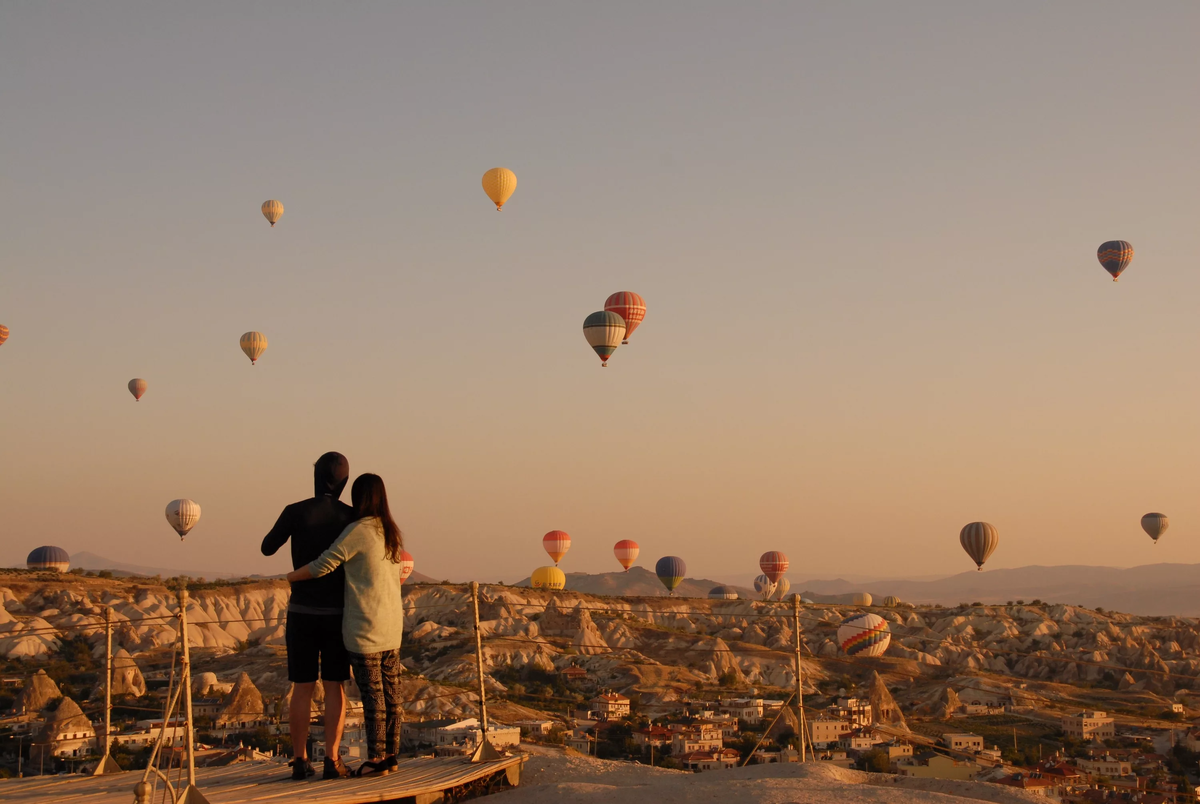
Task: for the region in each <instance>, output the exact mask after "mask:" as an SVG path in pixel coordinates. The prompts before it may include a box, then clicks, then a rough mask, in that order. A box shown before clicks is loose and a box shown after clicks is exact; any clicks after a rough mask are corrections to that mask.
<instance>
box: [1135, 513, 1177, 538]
mask: <svg viewBox="0 0 1200 804" xmlns="http://www.w3.org/2000/svg"><path fill="white" fill-rule="evenodd" d="M1169 527H1171V523H1170V522H1168V521H1167V515H1166V514H1146V515H1145V516H1144V517H1142V530H1144V531H1146V534H1147V535H1148V536H1149V537H1150V538H1151V539H1153V540H1154V543H1155V544H1158V537H1159V536H1162V535H1163V534H1164V533H1166V532H1167V528H1169Z"/></svg>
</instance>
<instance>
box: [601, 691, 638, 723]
mask: <svg viewBox="0 0 1200 804" xmlns="http://www.w3.org/2000/svg"><path fill="white" fill-rule="evenodd" d="M592 711H594V712H595V713H596V716H597V717H599V718H600V719H601V720H616V719H618V718H623V717H628V716H629V699H628V698H626V697H625V696H624V695H622V694H621V693H619V692H605V693H602V694H600V695H597V696H596V697H595V698H593V699H592Z"/></svg>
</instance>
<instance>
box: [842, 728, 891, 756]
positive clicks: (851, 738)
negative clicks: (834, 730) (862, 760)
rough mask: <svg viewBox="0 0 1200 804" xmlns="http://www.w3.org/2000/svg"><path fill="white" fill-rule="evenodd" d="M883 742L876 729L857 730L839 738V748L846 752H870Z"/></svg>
mask: <svg viewBox="0 0 1200 804" xmlns="http://www.w3.org/2000/svg"><path fill="white" fill-rule="evenodd" d="M882 742H883V738H882V737H880V736H879V735H878V734H877V733H876V732H875V730H874V729H870V728H866V729H855V730H854V731H850V732H846V733H845V734H843V735H842V736H841V737H839V738H838V743H837V744H838V748H841V749H843V750H845V751H870V750H871V749H872V748H874V747H875V746H877V745H879V744H880V743H882Z"/></svg>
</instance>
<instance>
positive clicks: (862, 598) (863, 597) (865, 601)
mask: <svg viewBox="0 0 1200 804" xmlns="http://www.w3.org/2000/svg"><path fill="white" fill-rule="evenodd" d="M873 601H874V598H872V597H871V595H870V593H868V592H855V593H854V598H853V602H852V605H855V606H869V605H871V603H872V602H873Z"/></svg>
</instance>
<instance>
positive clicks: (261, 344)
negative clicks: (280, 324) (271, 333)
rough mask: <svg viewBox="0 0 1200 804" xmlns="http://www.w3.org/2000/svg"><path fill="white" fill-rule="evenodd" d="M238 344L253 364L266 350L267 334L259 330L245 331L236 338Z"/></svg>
mask: <svg viewBox="0 0 1200 804" xmlns="http://www.w3.org/2000/svg"><path fill="white" fill-rule="evenodd" d="M238 344H239V345H240V346H241V347H242V351H243V352H245V353H246V357H248V358H250V365H252V366H253V365H254V364H255V363H257V362H258V358H260V357H262V353H263V352H265V351H267V336H266V335H263V334H262V333H261V332H247V333H246V334H245V335H243V336H242V337H241V338H240V339H239V340H238Z"/></svg>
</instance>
